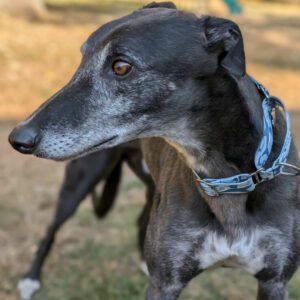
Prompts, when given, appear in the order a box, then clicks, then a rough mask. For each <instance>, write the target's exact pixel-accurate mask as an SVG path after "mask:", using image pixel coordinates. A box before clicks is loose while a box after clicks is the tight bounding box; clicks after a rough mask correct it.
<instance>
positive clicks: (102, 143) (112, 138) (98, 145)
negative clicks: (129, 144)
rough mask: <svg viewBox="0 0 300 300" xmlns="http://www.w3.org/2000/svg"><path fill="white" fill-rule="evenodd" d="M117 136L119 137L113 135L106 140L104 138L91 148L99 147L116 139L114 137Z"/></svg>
mask: <svg viewBox="0 0 300 300" xmlns="http://www.w3.org/2000/svg"><path fill="white" fill-rule="evenodd" d="M117 137H118V136H117V135H114V136H112V137H110V138H108V139H106V140H103V141H101V142H100V143H98V144H96V145H94V146H92V147H91V148H90V149H89V150H92V149H94V148H98V147H100V146H102V145H104V144H106V143H108V142H110V141H112V140H114V139H115V138H117Z"/></svg>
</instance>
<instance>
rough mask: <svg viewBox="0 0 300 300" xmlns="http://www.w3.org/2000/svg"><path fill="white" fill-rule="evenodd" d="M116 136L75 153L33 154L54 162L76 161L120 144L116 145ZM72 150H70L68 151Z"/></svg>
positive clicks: (43, 152)
mask: <svg viewBox="0 0 300 300" xmlns="http://www.w3.org/2000/svg"><path fill="white" fill-rule="evenodd" d="M117 138H118V136H117V135H115V136H113V137H110V138H108V139H105V140H103V141H101V142H100V143H97V144H96V145H93V146H91V147H89V148H86V149H79V150H78V151H77V152H75V153H74V152H73V153H70V152H68V149H66V150H65V151H63V153H59V152H55V151H54V152H51V153H49V152H47V151H38V152H36V153H34V155H35V156H36V157H39V158H43V159H49V160H54V161H66V160H72V159H77V158H80V157H83V156H86V155H88V154H90V153H93V152H97V151H100V150H104V149H107V148H111V147H114V146H116V145H118V144H120V143H118V142H117V141H116V140H117ZM69 150H72V149H69Z"/></svg>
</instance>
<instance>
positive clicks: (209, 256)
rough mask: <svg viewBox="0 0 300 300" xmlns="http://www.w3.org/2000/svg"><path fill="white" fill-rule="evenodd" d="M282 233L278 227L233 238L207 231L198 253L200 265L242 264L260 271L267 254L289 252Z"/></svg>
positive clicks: (229, 265) (253, 271) (201, 266)
mask: <svg viewBox="0 0 300 300" xmlns="http://www.w3.org/2000/svg"><path fill="white" fill-rule="evenodd" d="M279 236H280V233H279V232H278V231H277V230H274V229H270V228H263V229H262V228H260V229H254V230H251V231H249V232H238V233H237V234H236V236H235V237H231V238H229V237H227V236H226V235H220V234H218V233H216V232H207V234H206V235H205V239H204V242H203V244H202V247H201V250H200V251H199V253H198V255H199V262H200V268H201V269H207V268H211V267H217V266H226V267H240V268H242V269H244V270H246V271H247V272H249V273H251V274H256V273H257V272H259V271H260V270H262V269H263V268H264V267H265V257H266V255H267V254H268V253H269V252H270V251H271V252H275V253H277V254H279V253H280V256H286V255H287V253H286V252H285V250H284V248H285V247H282V246H283V245H282V240H281V239H278V237H279ZM278 267H279V268H280V266H278Z"/></svg>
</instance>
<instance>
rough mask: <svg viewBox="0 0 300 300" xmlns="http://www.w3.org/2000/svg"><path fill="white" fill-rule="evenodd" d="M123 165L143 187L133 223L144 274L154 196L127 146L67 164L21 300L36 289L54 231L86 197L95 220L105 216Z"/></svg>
mask: <svg viewBox="0 0 300 300" xmlns="http://www.w3.org/2000/svg"><path fill="white" fill-rule="evenodd" d="M124 162H126V163H127V164H128V165H129V167H130V168H131V170H132V171H133V172H134V173H135V174H136V175H137V176H138V178H139V179H140V180H141V181H142V182H143V183H144V184H145V186H146V205H145V207H144V209H143V211H142V213H141V215H140V216H139V218H138V222H137V223H138V246H139V251H140V255H141V259H142V265H141V267H142V269H143V271H145V272H146V270H147V269H146V268H145V264H144V253H143V252H144V251H143V246H144V240H145V236H146V228H147V224H148V221H149V214H150V209H151V204H152V199H153V196H154V183H153V180H152V179H151V176H150V175H149V173H148V170H147V169H146V168H145V165H144V164H143V159H142V153H141V150H140V148H139V145H138V143H137V142H131V143H126V144H124V145H121V146H118V147H113V148H110V149H105V150H102V151H98V152H95V153H91V154H89V155H87V156H85V157H82V158H79V159H75V160H73V161H71V162H69V163H68V164H67V166H66V169H65V177H64V181H63V184H62V186H61V189H60V193H59V197H58V203H57V207H56V213H55V215H54V219H53V221H52V223H51V225H50V226H49V228H48V230H47V233H46V236H45V237H44V238H43V239H42V240H41V243H40V245H39V248H38V250H37V252H36V256H35V259H34V261H33V264H32V266H31V268H30V270H29V271H28V272H27V273H26V275H25V276H24V278H23V279H22V280H20V282H19V284H18V288H19V291H20V296H21V299H24V300H28V299H31V297H32V295H33V294H34V293H35V292H36V291H37V290H38V289H39V288H40V286H41V284H40V282H41V272H42V268H43V265H44V263H45V260H46V258H47V255H48V254H49V251H50V250H51V248H52V246H53V242H54V239H55V236H56V233H57V231H58V230H59V229H60V228H61V226H62V225H63V224H64V223H65V222H66V221H67V220H68V219H69V218H71V217H72V215H73V214H74V213H75V212H76V210H77V208H78V207H79V205H80V203H81V202H82V201H83V200H84V199H86V196H87V195H88V194H91V196H92V203H93V208H94V212H95V214H96V216H97V217H98V218H99V219H102V218H104V217H105V216H106V215H107V213H108V212H109V211H110V209H111V208H112V206H113V204H114V202H115V199H116V196H117V192H118V186H119V183H120V179H121V170H122V169H121V168H122V164H123V163H124ZM101 181H105V183H104V186H103V189H102V194H101V196H100V197H99V196H98V194H97V193H96V192H95V187H96V185H97V184H99V182H101ZM146 273H147V272H146Z"/></svg>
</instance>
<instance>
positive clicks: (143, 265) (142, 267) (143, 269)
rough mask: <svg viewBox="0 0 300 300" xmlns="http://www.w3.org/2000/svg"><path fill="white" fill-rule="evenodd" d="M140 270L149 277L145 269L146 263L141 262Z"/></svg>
mask: <svg viewBox="0 0 300 300" xmlns="http://www.w3.org/2000/svg"><path fill="white" fill-rule="evenodd" d="M140 268H141V270H142V272H143V273H144V274H145V275H146V276H148V277H149V270H148V267H147V264H146V262H145V261H144V260H143V261H142V262H141V264H140Z"/></svg>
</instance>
